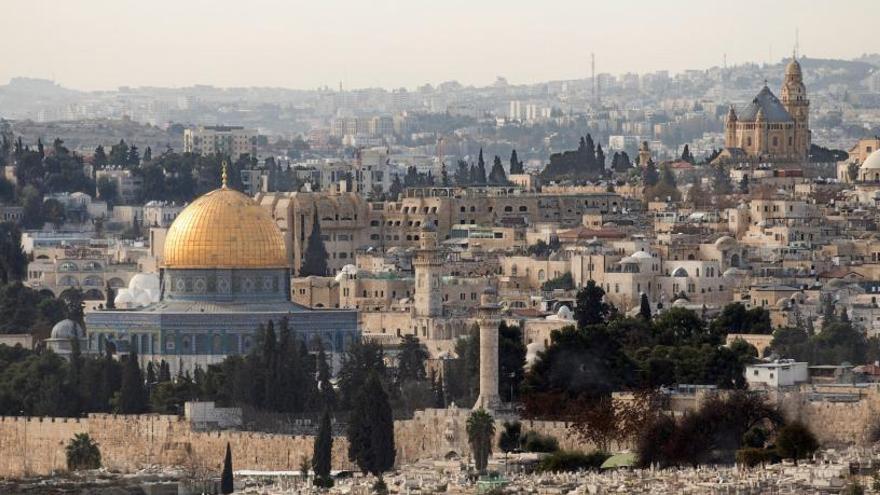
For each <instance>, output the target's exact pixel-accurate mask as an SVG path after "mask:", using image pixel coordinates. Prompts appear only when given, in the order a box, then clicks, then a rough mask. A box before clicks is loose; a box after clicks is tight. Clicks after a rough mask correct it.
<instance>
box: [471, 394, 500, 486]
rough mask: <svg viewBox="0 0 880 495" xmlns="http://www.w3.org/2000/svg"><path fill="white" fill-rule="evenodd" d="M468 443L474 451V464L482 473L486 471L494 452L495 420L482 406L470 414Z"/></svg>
mask: <svg viewBox="0 0 880 495" xmlns="http://www.w3.org/2000/svg"><path fill="white" fill-rule="evenodd" d="M467 435H468V443H469V444H470V446H471V450H472V451H473V453H474V464H475V465H476V468H477V471H479V472H480V474H484V473H485V472H486V466H487V465H488V464H489V454H491V453H492V439H493V438H494V437H495V420H494V419H493V418H492V415H491V414H489V413H487V412H486V411H485V410H483V409H482V408H480V409H477V410H476V411H474V412H472V413H471V415H470V416H468V420H467Z"/></svg>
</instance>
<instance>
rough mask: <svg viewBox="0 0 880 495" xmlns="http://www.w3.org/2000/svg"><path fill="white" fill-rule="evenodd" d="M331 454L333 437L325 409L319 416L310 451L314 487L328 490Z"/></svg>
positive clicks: (327, 412) (328, 416)
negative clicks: (312, 446) (313, 442)
mask: <svg viewBox="0 0 880 495" xmlns="http://www.w3.org/2000/svg"><path fill="white" fill-rule="evenodd" d="M332 453H333V436H332V431H331V425H330V412H329V411H327V410H326V409H325V410H324V414H323V415H322V416H321V426H320V427H319V428H318V436H316V437H315V445H314V449H313V450H312V470H313V471H314V472H315V485H317V486H323V487H327V488H329V487H330V486H331V484H332V482H331V480H330V468H331V458H332Z"/></svg>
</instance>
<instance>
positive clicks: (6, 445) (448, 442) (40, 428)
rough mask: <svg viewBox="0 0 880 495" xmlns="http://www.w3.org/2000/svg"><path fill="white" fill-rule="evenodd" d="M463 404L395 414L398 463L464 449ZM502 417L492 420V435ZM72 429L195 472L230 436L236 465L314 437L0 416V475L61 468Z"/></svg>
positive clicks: (207, 468) (209, 467)
mask: <svg viewBox="0 0 880 495" xmlns="http://www.w3.org/2000/svg"><path fill="white" fill-rule="evenodd" d="M469 413H470V411H469V410H466V409H440V410H437V409H433V410H427V411H419V412H417V413H416V415H415V417H414V418H413V419H410V420H403V421H396V422H395V442H396V444H397V461H398V463H409V462H414V461H417V460H419V459H427V458H442V457H444V456H446V455H447V454H450V453H454V454H457V455H460V456H462V457H466V456H467V455H468V452H469V451H470V449H469V447H468V445H467V433H466V423H467V416H468V414H469ZM528 430H535V431H539V432H541V433H545V434H549V435H552V436H554V437H556V438H557V439H559V441H560V444H561V446H562V447H563V448H588V447H589V446H585V445H580V444H579V443H578V442H577V441H576V440H575V439H574V438H573V436H572V435H571V434H570V433H569V432H568V431H567V425H566V424H564V423H556V422H540V421H539V422H529V421H527V422H524V423H523V431H528ZM501 431H502V421H498V422H497V423H496V436H497V435H500V432H501ZM77 433H88V434H89V435H90V436H91V437H92V438H93V439H94V440H95V441H97V442H98V444H99V445H100V449H101V455H102V460H103V464H104V466H105V467H106V468H108V469H111V470H117V471H121V472H131V471H135V470H138V469H141V468H144V467H147V466H156V465H161V466H179V467H182V468H183V469H185V470H189V471H191V472H192V473H193V474H198V473H201V472H210V473H216V472H218V471H219V469H220V467H221V466H220V465H221V462H222V459H223V455H224V453H225V449H226V443H227V442H228V443H229V444H230V446H231V448H232V452H233V462H234V465H235V469H255V470H296V469H298V468H299V465H300V463H301V462H302V459H303V458H305V457H310V456H311V454H312V446H313V441H314V440H313V437H311V436H291V435H278V434H266V433H256V432H244V431H235V430H224V431H210V432H202V431H194V430H193V429H192V428H191V426H190V424H189V423H188V422H187V421H185V420H184V419H182V418H178V417H177V416H163V415H139V416H125V415H112V414H92V415H89V417H88V418H78V419H74V418H12V417H0V477H20V476H23V475H30V474H37V475H45V474H51V473H54V472H60V471H64V470H65V469H66V456H65V446H66V445H67V442H68V441H69V440H70V439H71V438H73V436H74V435H75V434H77ZM347 450H348V444H347V442H346V440H345V438H343V437H337V438H335V439H334V442H333V467H334V469H351V468H353V466H352V464H351V463H350V462H349V461H348V459H347Z"/></svg>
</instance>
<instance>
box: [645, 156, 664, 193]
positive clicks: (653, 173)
mask: <svg viewBox="0 0 880 495" xmlns="http://www.w3.org/2000/svg"><path fill="white" fill-rule="evenodd" d="M642 182H643V183H644V184H645V186H646V187H653V186H656V185H657V183H659V182H660V174H659V173H657V167H656V166H655V165H654V161H653V160H648V164H647V165H645V168H644V169H643V170H642Z"/></svg>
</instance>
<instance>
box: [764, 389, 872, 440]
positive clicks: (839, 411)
mask: <svg viewBox="0 0 880 495" xmlns="http://www.w3.org/2000/svg"><path fill="white" fill-rule="evenodd" d="M777 402H778V404H779V407H780V409H781V410H782V412H783V413H784V415H785V417H786V419H787V420H789V421H794V420H797V421H800V422H802V423H804V424H805V425H807V426H808V427H809V428H810V429H811V430H812V431H813V433H815V435H816V438H817V439H818V440H819V442H820V443H821V444H822V445H824V446H828V447H840V446H846V445H854V444H855V445H867V444H869V443H871V442H872V439H871V436H872V434H873V433H872V432H874V430H875V429H877V428H878V427H880V393H878V392H877V391H870V392H868V393H867V394H865V395H864V396H863V397H861V399H860V400H858V401H856V402H833V401H816V400H809V398H808V396H807V395H806V394H805V393H803V392H791V393H786V394H780V395H779V396H778V397H777Z"/></svg>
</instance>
